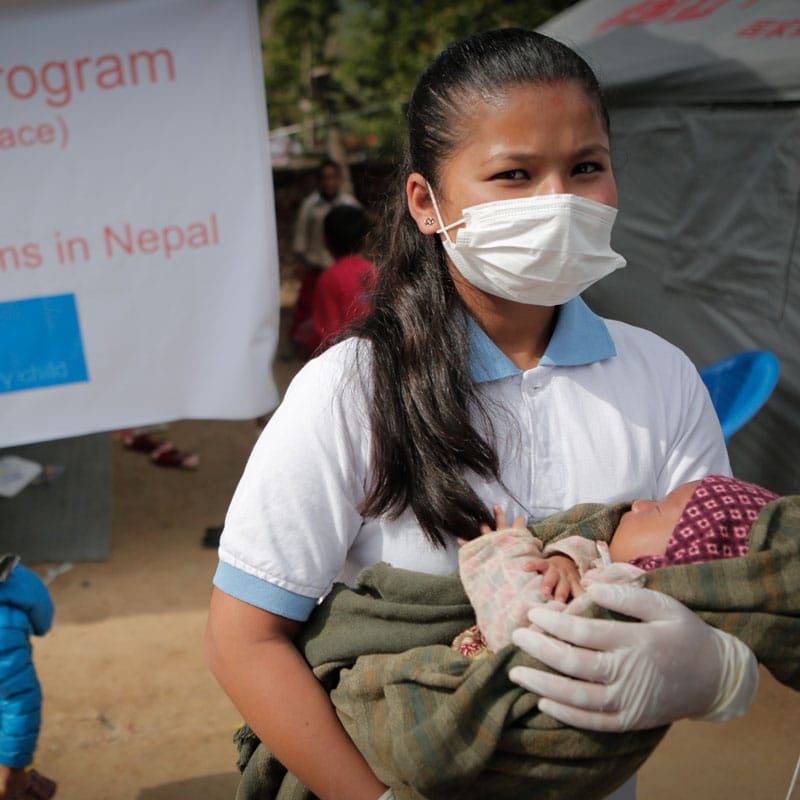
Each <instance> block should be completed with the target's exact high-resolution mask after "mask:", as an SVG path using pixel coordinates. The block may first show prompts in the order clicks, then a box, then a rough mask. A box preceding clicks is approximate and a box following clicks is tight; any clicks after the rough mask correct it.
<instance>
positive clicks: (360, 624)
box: [237, 497, 800, 800]
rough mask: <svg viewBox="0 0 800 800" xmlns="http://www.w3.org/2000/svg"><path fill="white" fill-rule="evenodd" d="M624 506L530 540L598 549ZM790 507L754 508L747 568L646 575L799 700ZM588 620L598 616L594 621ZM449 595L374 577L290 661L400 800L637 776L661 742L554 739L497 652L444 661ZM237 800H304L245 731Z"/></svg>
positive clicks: (795, 520) (468, 615) (567, 787)
mask: <svg viewBox="0 0 800 800" xmlns="http://www.w3.org/2000/svg"><path fill="white" fill-rule="evenodd" d="M625 508H626V506H622V505H620V506H614V507H611V508H609V507H606V506H599V505H583V506H578V507H576V508H574V509H570V511H568V512H564V513H563V514H559V515H556V516H554V517H550V518H548V519H547V520H545V521H543V522H542V523H540V524H539V525H537V526H535V529H534V533H535V534H536V535H537V536H539V537H540V538H541V539H542V540H543V541H544V542H549V541H553V540H555V539H558V538H561V537H562V536H568V535H574V534H576V533H578V534H580V535H583V536H587V537H589V538H592V539H605V540H608V538H609V537H610V534H611V533H612V532H613V530H614V528H615V527H616V522H617V521H618V519H619V516H620V514H621V513H622V512H623V511H624V510H625ZM798 556H800V497H790V498H783V499H781V500H778V501H776V502H775V503H772V504H770V505H769V506H766V507H765V508H764V509H763V510H762V512H761V514H760V515H759V518H758V520H757V521H756V523H755V525H754V526H753V529H752V530H751V534H750V552H749V554H748V555H747V556H746V557H743V558H737V559H727V560H723V561H716V562H713V563H707V564H702V565H693V566H683V567H669V568H664V569H659V570H654V571H652V572H650V573H648V575H647V585H648V587H649V588H652V589H656V590H658V591H663V592H666V593H667V594H670V595H672V596H673V597H675V598H676V599H678V600H680V601H681V602H682V603H684V604H685V605H687V606H688V607H690V608H692V609H693V610H695V611H696V612H697V613H698V614H699V615H700V616H701V617H702V618H703V619H705V620H706V621H707V622H708V623H710V624H712V625H715V626H716V627H719V628H721V629H723V630H726V631H728V632H730V633H733V634H734V635H736V636H737V637H739V638H740V639H741V640H742V641H744V642H745V643H746V644H747V645H748V646H749V647H750V648H751V649H753V651H754V652H755V653H756V656H757V657H758V659H759V661H760V662H761V663H762V664H764V665H765V666H766V667H767V668H768V669H769V670H770V671H771V672H772V673H773V674H774V675H775V677H776V678H778V680H780V681H782V682H783V683H785V684H787V685H789V686H792V687H794V688H796V689H797V688H800V558H799V557H798ZM594 613H595V615H597V616H610V615H609V614H608V613H607V612H605V611H602V610H600V609H595V612H594ZM474 621H475V619H474V615H473V612H472V609H471V607H470V605H469V602H468V600H467V597H466V595H465V594H464V591H463V589H462V587H461V583H460V581H459V580H458V576H456V575H452V576H448V577H445V578H442V577H435V576H430V575H423V574H421V573H415V572H408V571H406V570H400V569H394V568H392V567H389V566H388V565H386V564H378V565H375V566H374V567H370V568H369V569H366V570H364V571H363V572H362V573H361V575H360V576H359V582H358V586H357V587H356V588H355V589H348V588H346V587H344V586H341V585H339V586H336V587H335V588H334V590H333V591H332V592H331V594H330V595H329V596H328V597H327V598H326V599H325V601H324V602H323V603H322V604H321V605H320V606H319V607H318V609H317V610H316V611H315V613H314V615H313V616H312V618H311V620H309V623H308V624H307V625H306V627H305V629H304V633H303V637H302V640H301V642H300V645H301V648H302V650H303V652H304V654H305V656H306V658H307V660H308V662H309V663H310V664H311V666H312V668H313V670H314V673H315V674H316V675H317V677H318V678H319V679H320V681H321V682H322V683H323V685H325V687H326V688H327V689H328V691H329V692H330V695H331V700H332V701H333V704H334V706H335V707H336V710H337V713H338V714H339V717H340V719H341V720H342V723H343V725H344V727H345V729H346V730H347V732H348V734H349V735H350V736H351V738H352V739H353V741H354V742H355V743H356V744H357V746H358V747H359V749H360V750H361V752H362V753H363V754H364V756H365V758H366V759H367V761H368V762H369V763H370V765H371V766H372V767H373V769H374V770H375V772H376V774H377V775H378V777H379V778H380V779H381V780H383V781H384V782H385V783H386V784H388V785H390V786H392V787H393V788H394V790H395V793H396V795H397V797H398V798H399V799H400V800H411V799H412V798H413V799H414V800H417V799H418V798H430V800H439V799H440V798H441V800H449V799H450V798H476V799H477V798H480V799H481V800H483V799H484V798H485V800H494V798H496V799H497V800H501V798H502V800H506V798H509V797H515V796H522V797H532V798H533V797H535V798H537V800H538V798H543V799H544V800H548V799H549V798H558V800H569V799H570V798H575V800H578V799H579V798H580V800H591V798H602V797H605V796H606V795H608V794H609V793H610V792H612V791H613V790H614V789H615V788H616V787H618V786H620V785H621V784H622V783H624V782H625V780H627V779H628V778H629V777H630V776H631V775H633V774H634V773H635V772H636V770H637V769H638V768H639V767H640V766H641V764H642V763H643V762H644V760H645V759H646V758H647V757H648V756H649V755H650V753H651V752H652V751H653V749H654V748H655V747H656V745H657V744H658V742H659V741H660V740H661V738H662V737H663V735H664V733H665V732H666V728H658V729H655V730H650V731H637V732H631V733H625V734H609V733H606V734H603V733H592V732H589V731H581V730H577V729H574V728H569V727H567V726H564V725H561V724H560V723H558V722H556V721H555V720H553V719H552V718H550V717H548V716H546V715H545V714H542V713H541V712H539V711H538V709H537V707H536V702H537V700H538V697H537V696H536V695H533V694H531V693H529V692H526V691H523V690H522V689H520V688H519V687H517V686H516V685H514V684H512V683H511V682H510V681H509V680H508V677H507V673H508V670H509V669H510V667H511V666H513V665H514V664H518V663H519V664H535V663H536V662H534V661H533V659H531V658H529V657H528V656H526V655H525V654H523V653H521V652H519V651H518V650H516V648H514V647H508V648H506V649H504V650H502V651H501V652H499V653H496V654H494V655H491V656H488V657H484V658H480V659H469V658H466V657H464V656H461V655H459V654H458V653H455V652H454V651H452V650H450V648H449V647H448V645H449V642H450V641H451V640H452V638H453V637H454V636H455V635H456V634H457V633H459V632H460V631H462V630H463V629H464V628H466V627H468V626H469V625H471V624H474ZM237 744H238V746H239V751H240V768H241V769H242V770H243V773H242V781H241V784H240V787H239V792H238V793H237V798H238V800H256V798H260V799H263V798H275V800H308V799H309V798H312V797H313V795H312V794H311V793H309V792H308V791H307V790H306V789H305V788H304V787H303V786H302V785H301V784H300V783H299V781H297V779H296V778H295V777H294V776H293V775H292V774H291V773H288V772H286V770H285V769H284V768H283V767H282V766H281V765H280V764H279V763H278V762H277V761H276V760H275V759H274V758H272V756H271V755H270V753H269V752H268V751H267V749H266V748H265V747H264V746H263V745H261V744H260V743H259V742H258V740H257V739H256V737H255V736H254V734H253V733H252V732H251V731H250V730H249V728H247V727H245V728H243V729H242V730H241V731H240V732H239V733H238V734H237Z"/></svg>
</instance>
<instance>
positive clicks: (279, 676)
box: [206, 588, 386, 800]
mask: <svg viewBox="0 0 800 800" xmlns="http://www.w3.org/2000/svg"><path fill="white" fill-rule="evenodd" d="M301 624H302V623H299V622H294V621H292V620H289V619H286V618H285V617H281V616H278V615H276V614H271V613H269V612H267V611H262V610H261V609H259V608H256V607H255V606H251V605H249V604H248V603H244V602H242V601H240V600H237V599H235V598H233V597H231V596H230V595H227V594H225V593H224V592H222V591H220V590H219V589H216V588H215V589H214V591H213V594H212V597H211V607H210V609H209V617H208V625H207V628H206V659H207V661H208V664H209V667H210V669H211V672H212V673H213V675H214V677H215V678H216V679H217V681H218V682H219V684H220V686H222V688H223V689H224V690H225V692H226V693H227V695H228V696H229V697H230V698H231V700H232V701H233V704H234V705H235V706H236V708H237V709H238V710H239V712H240V713H241V714H242V716H243V717H244V718H245V720H246V721H247V723H248V725H250V727H251V728H252V729H253V731H254V732H255V733H256V735H257V736H258V737H259V739H261V741H263V742H264V744H265V745H266V746H267V747H268V748H269V749H270V751H271V752H272V753H273V754H274V755H275V757H276V758H278V759H279V760H280V762H281V763H282V764H283V765H284V766H285V767H286V768H287V769H289V770H290V771H291V772H292V773H294V774H295V775H296V776H297V777H298V778H299V779H300V780H301V781H302V782H303V783H304V784H305V785H306V786H307V787H308V788H309V789H311V791H312V792H314V794H316V795H317V796H319V797H320V798H322V800H376V799H377V798H378V797H380V796H381V794H383V792H384V791H385V790H386V786H384V785H383V784H382V783H381V781H380V780H378V778H377V777H376V776H375V773H374V772H373V771H372V769H371V768H370V767H369V765H368V764H367V762H366V761H365V760H364V758H363V757H362V755H361V753H359V751H358V749H357V748H356V746H355V745H354V744H353V742H352V740H351V739H350V737H349V736H348V735H347V732H346V731H345V730H344V728H343V727H342V725H341V723H340V722H339V719H338V717H337V716H336V712H335V711H334V708H333V706H332V704H331V702H330V699H329V697H328V695H327V693H326V692H325V690H324V689H323V688H322V685H321V684H320V683H319V681H318V680H317V679H316V677H315V676H314V674H313V673H312V672H311V669H310V667H309V666H308V664H307V663H306V661H305V659H304V658H303V657H302V655H301V654H300V652H299V651H298V649H297V647H296V646H295V644H294V642H293V641H292V640H293V637H294V636H296V635H297V633H298V631H299V629H300V627H301Z"/></svg>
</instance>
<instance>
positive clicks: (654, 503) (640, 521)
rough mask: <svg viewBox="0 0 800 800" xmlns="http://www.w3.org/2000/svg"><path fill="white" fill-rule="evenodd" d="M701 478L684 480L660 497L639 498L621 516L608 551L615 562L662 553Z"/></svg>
mask: <svg viewBox="0 0 800 800" xmlns="http://www.w3.org/2000/svg"><path fill="white" fill-rule="evenodd" d="M699 485H700V481H692V482H691V483H684V484H683V485H681V486H679V487H678V488H677V489H674V490H673V491H672V492H670V493H669V494H668V495H667V496H666V497H664V498H663V499H661V500H636V501H634V503H633V505H632V506H631V510H630V511H628V512H627V513H625V514H623V515H622V519H621V520H620V521H619V525H617V529H616V531H614V535H613V537H612V538H611V542H610V543H609V546H608V551H609V553H610V554H611V560H612V561H630V560H631V559H632V558H638V557H639V556H656V555H659V556H663V555H664V553H666V551H667V544H668V543H669V538H670V536H672V531H674V530H675V526H676V525H677V524H678V520H679V519H680V518H681V514H682V513H683V509H684V508H685V506H686V504H687V503H688V502H689V498H690V497H691V496H692V495H693V494H694V490H695V489H696V488H697V487H698V486H699Z"/></svg>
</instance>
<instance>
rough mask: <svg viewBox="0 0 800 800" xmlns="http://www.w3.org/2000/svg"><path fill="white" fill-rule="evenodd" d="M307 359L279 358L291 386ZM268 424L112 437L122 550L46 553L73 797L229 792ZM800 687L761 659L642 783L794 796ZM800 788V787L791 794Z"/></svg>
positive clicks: (676, 790)
mask: <svg viewBox="0 0 800 800" xmlns="http://www.w3.org/2000/svg"><path fill="white" fill-rule="evenodd" d="M298 366H299V364H298V362H296V361H291V360H290V361H286V360H280V359H278V360H277V361H276V364H275V375H276V380H277V381H278V383H279V386H280V387H285V386H286V384H287V381H288V380H289V378H290V376H291V375H292V374H293V372H294V371H295V370H296V369H297V367H298ZM256 434H257V429H256V427H255V425H254V423H253V422H252V421H242V422H179V423H174V424H172V425H170V426H169V430H168V435H169V437H170V438H171V439H172V440H173V441H174V442H175V443H176V444H177V445H178V446H179V447H181V448H183V449H191V450H193V451H195V452H197V453H198V454H199V455H200V459H201V463H200V466H199V468H198V469H197V470H196V471H192V472H190V471H183V470H178V469H165V468H159V467H156V466H154V465H152V464H150V463H149V462H148V459H147V456H146V455H144V454H142V453H137V452H133V451H130V450H126V449H125V448H124V447H123V446H122V444H121V442H119V441H115V442H114V448H113V467H112V468H113V476H112V492H113V521H112V536H111V557H110V559H109V560H108V561H106V562H102V563H80V564H76V565H74V566H73V567H72V568H71V569H68V570H67V571H65V572H63V573H61V574H58V575H55V573H56V572H58V570H59V567H60V566H61V565H58V564H43V565H37V566H35V569H36V571H37V572H39V574H41V575H43V576H46V575H50V577H52V582H51V583H50V590H51V593H52V595H53V600H54V602H55V606H56V622H55V625H54V628H53V630H52V632H51V633H49V634H48V635H47V636H46V637H44V638H43V639H40V640H36V641H35V659H36V663H37V667H38V671H39V675H40V679H41V682H42V685H43V687H44V692H45V712H44V724H43V729H42V735H41V739H40V744H39V749H38V752H37V757H36V766H37V767H38V768H39V770H40V771H42V772H43V773H44V774H45V775H48V776H50V777H52V778H53V779H54V780H56V781H57V782H58V784H59V791H58V794H57V797H60V798H63V800H217V799H218V798H226V800H232V798H233V796H234V793H235V787H236V784H237V775H236V771H235V766H234V764H235V750H234V747H233V744H232V742H231V737H232V735H233V732H234V730H235V728H236V726H237V725H238V723H239V722H240V718H239V715H238V714H237V712H236V710H235V709H234V708H233V706H232V705H231V704H230V702H229V701H228V700H227V698H226V697H225V696H224V695H223V693H222V692H221V690H220V689H219V688H218V687H217V685H216V683H215V682H214V680H213V678H212V677H211V676H210V674H209V673H208V671H207V669H206V666H205V664H204V661H203V655H202V637H203V628H204V624H205V618H206V608H207V604H208V597H209V591H210V582H211V576H212V574H213V571H214V568H215V565H216V553H215V551H214V550H210V549H208V548H204V547H203V546H202V544H201V540H202V536H203V533H204V530H205V528H206V527H207V526H210V525H215V524H219V523H221V521H222V519H223V516H224V513H225V509H226V506H227V503H228V501H229V499H230V496H231V494H232V492H233V489H234V487H235V485H236V482H237V480H238V478H239V475H240V473H241V471H242V468H243V466H244V463H245V460H246V458H247V455H248V453H249V451H250V448H251V447H252V445H253V442H254V441H255V437H256ZM798 720H800V694H798V693H794V692H792V691H790V690H788V689H786V688H785V687H783V686H781V685H779V684H777V683H776V682H775V681H774V680H773V679H772V678H771V677H770V676H769V675H768V674H766V673H763V675H762V683H761V687H760V689H759V694H758V698H757V701H756V703H755V705H754V707H753V708H751V710H750V711H749V712H748V713H747V715H746V716H745V717H744V718H742V719H740V720H737V721H735V722H732V723H727V724H724V725H716V724H710V723H693V722H684V723H680V724H678V725H676V726H674V727H673V729H672V731H671V732H670V733H669V735H668V736H667V739H666V740H665V742H664V743H663V744H662V745H661V746H660V748H659V749H658V750H657V752H656V753H655V754H654V755H653V757H652V758H651V759H650V760H649V761H648V762H647V764H646V765H645V766H644V768H643V769H642V771H641V773H640V779H639V798H644V799H645V800H662V798H663V800H667V798H669V800H682V799H684V798H685V800H693V799H694V798H699V797H702V798H704V799H705V800H715V799H716V798H719V799H720V800H722V798H725V800H731V798H743V799H744V798H747V799H748V800H751V799H752V798H759V799H765V798H776V799H779V800H783V798H785V797H786V792H787V789H788V785H789V782H790V780H791V776H792V771H793V768H794V765H795V761H796V759H797V757H798V752H799V751H800V736H799V735H798V724H797V723H798ZM793 797H795V798H800V789H797V790H796V791H795V793H794V795H793Z"/></svg>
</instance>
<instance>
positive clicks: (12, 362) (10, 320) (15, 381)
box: [0, 294, 89, 394]
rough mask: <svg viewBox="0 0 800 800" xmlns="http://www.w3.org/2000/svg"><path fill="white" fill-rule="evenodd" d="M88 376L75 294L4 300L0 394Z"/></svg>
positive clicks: (0, 320) (1, 305)
mask: <svg viewBox="0 0 800 800" xmlns="http://www.w3.org/2000/svg"><path fill="white" fill-rule="evenodd" d="M88 380H89V374H88V372H87V369H86V359H85V358H84V353H83V339H82V338H81V329H80V324H79V322H78V308H77V305H76V303H75V295H74V294H60V295H53V296H51V297H36V298H33V299H30V300H12V301H10V302H5V303H0V394H3V393H7V392H24V391H27V390H28V389H42V388H44V387H46V386H57V385H59V384H65V383H85V382H87V381H88Z"/></svg>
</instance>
